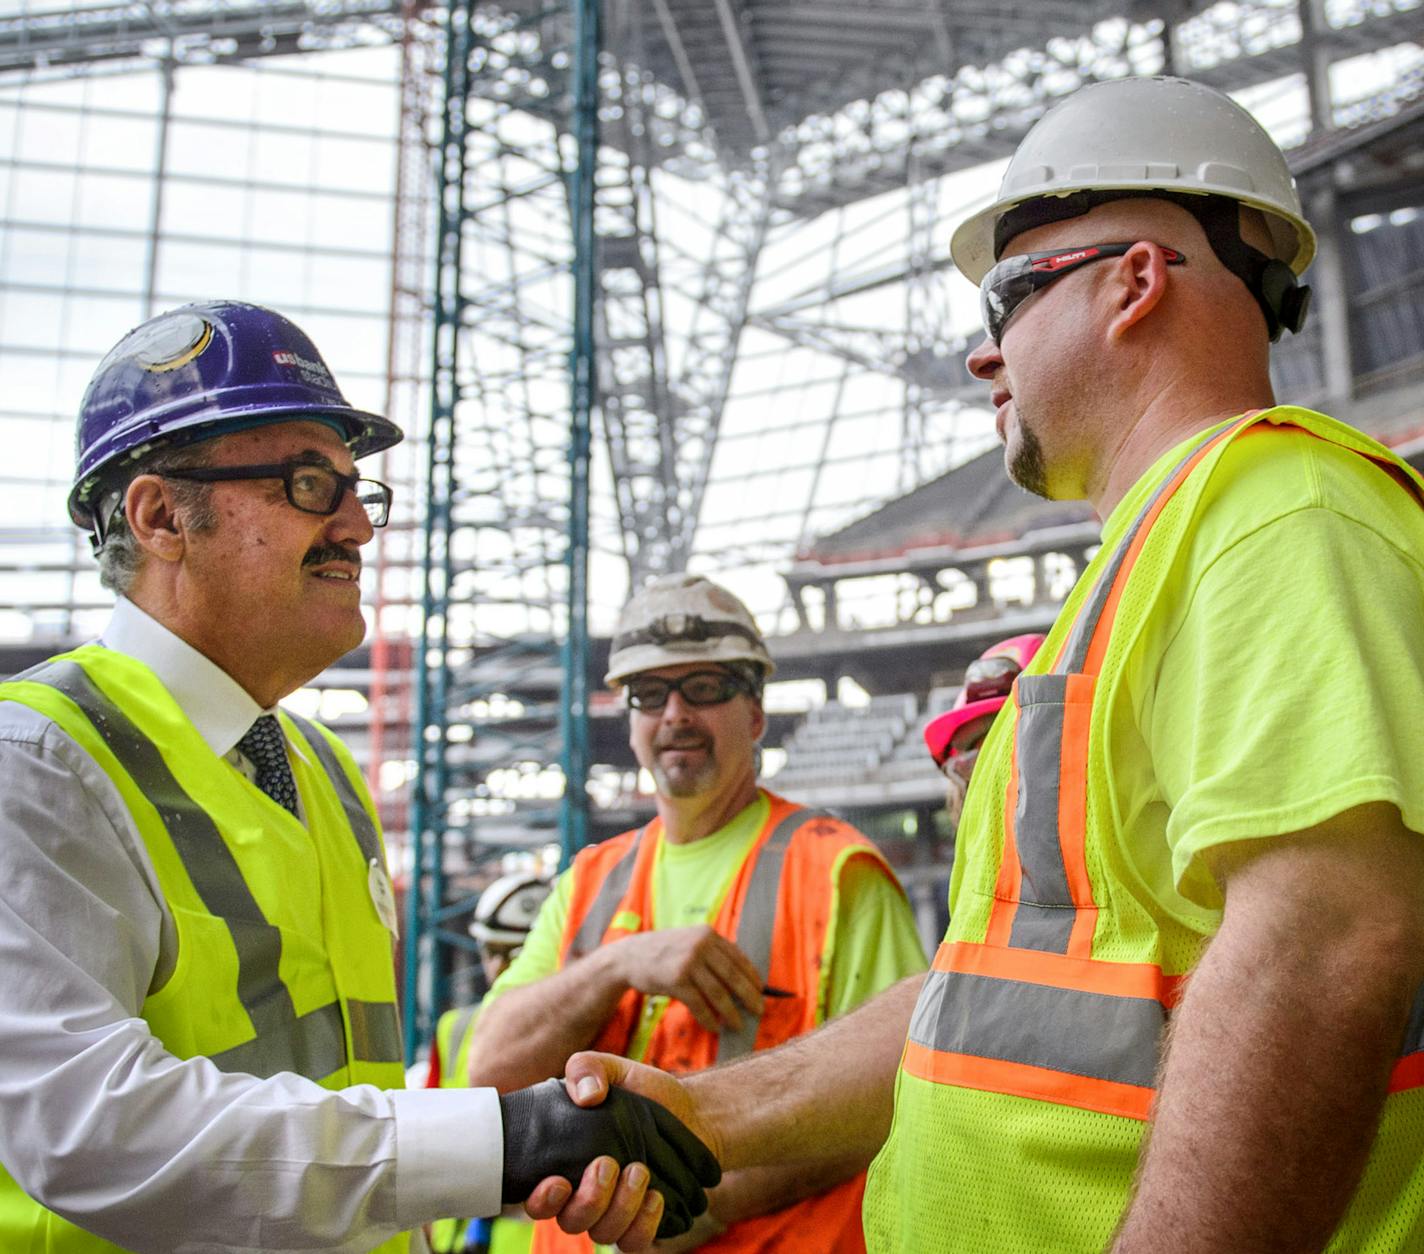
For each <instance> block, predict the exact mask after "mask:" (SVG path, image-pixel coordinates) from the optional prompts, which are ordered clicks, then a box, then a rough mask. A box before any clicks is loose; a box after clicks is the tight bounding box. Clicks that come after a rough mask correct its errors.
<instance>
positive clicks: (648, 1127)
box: [500, 1080, 722, 1250]
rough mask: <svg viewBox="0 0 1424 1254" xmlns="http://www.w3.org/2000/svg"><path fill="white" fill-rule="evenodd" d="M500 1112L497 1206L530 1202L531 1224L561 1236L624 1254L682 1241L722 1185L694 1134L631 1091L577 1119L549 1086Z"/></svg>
mask: <svg viewBox="0 0 1424 1254" xmlns="http://www.w3.org/2000/svg"><path fill="white" fill-rule="evenodd" d="M500 1109H501V1112H502V1114H503V1117H504V1183H503V1199H504V1201H505V1202H506V1203H508V1202H521V1201H525V1200H526V1199H528V1202H527V1203H526V1206H527V1209H528V1210H529V1213H530V1214H531V1215H534V1217H535V1218H550V1217H552V1216H553V1215H555V1214H557V1215H558V1217H559V1222H560V1226H561V1227H563V1228H564V1230H565V1231H568V1232H582V1231H585V1230H587V1231H588V1232H589V1234H590V1235H591V1236H592V1237H593V1238H594V1240H597V1241H604V1242H607V1241H614V1240H616V1241H619V1242H620V1244H622V1245H623V1246H624V1247H625V1248H626V1249H630V1250H631V1249H639V1248H642V1246H643V1245H646V1244H647V1241H648V1240H651V1239H652V1237H653V1236H654V1235H657V1236H659V1237H675V1236H680V1235H681V1234H682V1233H684V1232H686V1231H687V1230H688V1229H689V1228H690V1227H691V1226H692V1221H693V1219H694V1218H695V1217H696V1216H698V1215H700V1214H701V1213H702V1212H703V1211H704V1210H706V1209H707V1195H706V1192H705V1190H706V1189H708V1188H711V1187H712V1186H713V1185H715V1184H716V1183H717V1182H718V1181H719V1180H720V1179H721V1177H722V1172H721V1168H720V1167H719V1166H718V1165H717V1160H716V1158H714V1157H713V1156H712V1154H711V1152H710V1151H709V1150H708V1149H707V1147H706V1146H705V1145H704V1144H703V1143H702V1142H701V1141H700V1140H698V1139H697V1137H696V1136H695V1135H693V1134H692V1133H691V1132H689V1131H688V1129H687V1128H686V1127H685V1126H683V1124H681V1123H680V1122H679V1121H678V1120H677V1118H676V1117H674V1116H673V1115H672V1114H671V1113H670V1112H669V1111H668V1110H666V1109H665V1108H664V1107H662V1106H659V1105H658V1104H657V1103H656V1102H654V1101H650V1100H648V1099H647V1098H645V1097H642V1096H639V1095H638V1094H636V1093H633V1092H624V1091H618V1092H614V1093H612V1094H611V1095H609V1096H608V1098H607V1100H606V1101H604V1102H602V1103H601V1104H599V1105H598V1107H597V1108H596V1109H591V1110H580V1109H579V1108H578V1106H576V1105H575V1104H574V1103H573V1101H572V1100H570V1098H569V1095H568V1093H567V1092H566V1091H565V1089H564V1086H563V1085H562V1084H560V1083H559V1082H558V1081H557V1080H546V1081H545V1082H544V1083H543V1084H537V1085H534V1086H533V1087H531V1088H527V1089H520V1090H518V1091H517V1092H514V1093H510V1094H508V1095H506V1096H503V1097H501V1098H500ZM620 1166H622V1167H624V1168H626V1170H624V1171H623V1172H622V1173H621V1175H620V1172H619V1170H618V1168H619V1167H620ZM575 1179H579V1180H580V1186H579V1189H578V1191H577V1192H576V1193H572V1190H571V1187H570V1185H569V1184H568V1183H567V1182H572V1181H573V1180H575ZM647 1190H652V1192H651V1193H649V1192H647ZM571 1194H572V1195H571ZM657 1195H661V1204H659V1203H658V1201H657V1200H656V1199H657ZM659 1216H660V1219H659Z"/></svg>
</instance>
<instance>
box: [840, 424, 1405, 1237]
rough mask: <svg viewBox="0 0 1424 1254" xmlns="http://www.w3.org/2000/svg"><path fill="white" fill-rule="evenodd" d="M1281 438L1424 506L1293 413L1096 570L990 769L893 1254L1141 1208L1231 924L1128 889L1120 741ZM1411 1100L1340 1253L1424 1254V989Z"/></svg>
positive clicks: (966, 867)
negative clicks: (1165, 631) (1115, 733)
mask: <svg viewBox="0 0 1424 1254" xmlns="http://www.w3.org/2000/svg"><path fill="white" fill-rule="evenodd" d="M1264 422H1269V423H1272V424H1277V425H1282V424H1285V425H1292V426H1296V427H1301V428H1304V430H1305V431H1308V432H1310V433H1311V434H1312V435H1314V436H1316V437H1319V438H1321V439H1325V440H1329V441H1332V442H1334V443H1336V444H1339V445H1342V446H1344V447H1346V448H1349V449H1351V450H1353V451H1354V452H1357V453H1360V454H1361V455H1363V456H1366V457H1370V458H1372V459H1373V460H1375V461H1376V462H1378V463H1380V464H1382V465H1384V466H1385V467H1386V469H1387V470H1389V471H1390V473H1391V474H1392V475H1394V476H1395V477H1396V478H1397V479H1399V480H1401V481H1402V482H1403V483H1404V484H1405V485H1406V486H1408V487H1410V488H1411V489H1412V490H1413V491H1414V493H1415V495H1416V497H1419V498H1420V499H1421V501H1424V480H1421V479H1420V477H1419V476H1418V475H1417V474H1415V473H1414V472H1413V471H1412V470H1410V469H1409V468H1408V467H1406V466H1404V465H1403V463H1401V462H1399V461H1398V459H1397V458H1395V457H1394V456H1393V454H1391V453H1389V452H1388V450H1386V449H1384V448H1383V447H1382V446H1381V445H1378V444H1376V443H1375V442H1374V441H1372V440H1370V439H1368V437H1365V436H1363V435H1361V433H1360V432H1358V431H1355V430H1354V429H1352V428H1349V427H1346V426H1344V425H1343V424H1340V423H1337V422H1335V421H1334V420H1332V419H1329V418H1325V417H1323V416H1322V415H1318V414H1312V413H1309V412H1308V411H1304V410H1298V409H1285V408H1278V409H1273V410H1269V411H1266V412H1264V413H1260V414H1255V415H1250V416H1248V417H1246V418H1243V419H1239V420H1237V421H1236V422H1235V423H1232V424H1230V425H1228V426H1227V427H1225V428H1224V429H1222V430H1220V431H1217V432H1216V433H1214V434H1211V435H1208V436H1206V437H1204V438H1203V440H1202V441H1201V442H1199V443H1198V444H1197V445H1196V446H1195V447H1194V448H1193V450H1192V451H1191V453H1189V454H1188V455H1187V457H1186V458H1185V459H1184V460H1183V461H1182V462H1181V463H1180V464H1179V465H1178V466H1177V467H1176V468H1175V469H1174V470H1172V471H1171V472H1169V474H1168V475H1167V478H1166V480H1165V482H1164V483H1163V484H1162V486H1161V487H1160V488H1159V489H1158V490H1157V491H1156V493H1155V494H1154V495H1153V496H1152V497H1151V499H1150V500H1149V501H1148V502H1147V504H1146V505H1145V506H1144V507H1143V509H1142V511H1141V513H1140V514H1139V516H1138V517H1137V519H1136V520H1135V521H1134V522H1133V524H1132V525H1131V526H1130V527H1129V528H1128V530H1127V534H1126V535H1125V536H1124V537H1123V539H1122V540H1121V542H1120V543H1118V544H1117V545H1115V546H1114V547H1112V548H1108V547H1106V546H1105V547H1104V548H1103V550H1102V551H1100V552H1099V554H1098V555H1097V557H1095V558H1094V560H1093V561H1092V562H1091V563H1090V564H1089V566H1088V568H1087V569H1086V570H1085V571H1084V573H1083V576H1082V578H1081V579H1080V580H1079V582H1078V585H1077V586H1076V587H1075V588H1074V590H1073V593H1072V594H1071V595H1070V597H1069V599H1068V602H1067V604H1066V605H1065V607H1064V610H1063V612H1062V614H1060V616H1059V619H1058V622H1057V623H1056V624H1055V626H1054V628H1053V631H1052V633H1051V634H1050V635H1049V638H1048V640H1047V642H1046V643H1045V644H1044V646H1043V648H1042V650H1041V651H1040V653H1039V655H1038V658H1037V659H1035V662H1034V663H1033V664H1032V665H1031V666H1030V667H1029V668H1028V671H1027V672H1025V674H1024V675H1022V676H1020V678H1019V679H1018V681H1017V682H1016V683H1015V685H1014V689H1013V694H1012V696H1011V698H1010V701H1009V702H1008V703H1007V704H1006V706H1005V710H1004V714H1003V716H1002V717H1000V718H999V719H998V720H997V722H996V723H995V725H994V728H993V730H992V731H991V733H990V736H989V738H988V740H987V741H986V742H985V745H984V748H983V750H982V752H981V755H980V759H979V762H978V764H977V766H976V768H975V776H976V778H975V785H976V787H975V789H973V790H971V803H972V804H971V805H970V806H968V807H966V810H965V815H964V819H965V823H964V829H963V830H962V831H961V834H960V838H959V848H960V854H959V863H958V865H956V869H955V875H954V879H953V884H952V890H951V906H952V909H951V922H950V927H949V931H948V932H947V934H946V936H945V940H944V943H943V944H942V945H941V946H940V948H939V952H938V953H937V954H936V956H935V960H934V963H933V965H932V968H931V971H930V974H929V976H928V977H927V979H926V982H925V986H924V989H923V991H922V993H921V996H920V1000H919V1003H918V1004H917V1006H916V1008H915V1013H914V1015H913V1016H912V1018H911V1022H910V1028H909V1039H908V1040H907V1042H906V1046H905V1051H904V1054H903V1055H902V1058H901V1065H900V1072H899V1075H898V1077H897V1080H896V1090H895V1115H894V1121H893V1123H892V1126H891V1131H890V1135H889V1138H888V1139H887V1141H886V1144H885V1146H884V1147H883V1148H882V1150H881V1152H880V1154H879V1156H878V1157H877V1159H876V1161H875V1163H874V1164H873V1166H872V1168H871V1174H870V1183H869V1187H868V1189H867V1194H866V1203H865V1230H866V1239H867V1245H868V1248H869V1249H870V1250H871V1251H875V1252H877V1254H891V1252H895V1251H909V1250H914V1251H917V1252H924V1254H933V1252H934V1251H953V1252H954V1254H978V1252H982V1254H1016V1252H1018V1251H1022V1252H1024V1254H1037V1252H1039V1251H1045V1250H1052V1251H1054V1252H1055V1254H1075V1252H1077V1251H1083V1252H1085V1254H1086V1252H1088V1251H1099V1250H1101V1249H1103V1248H1104V1247H1105V1245H1106V1244H1107V1242H1108V1240H1109V1238H1110V1236H1111V1233H1112V1231H1113V1228H1114V1226H1115V1225H1116V1223H1117V1220H1118V1219H1119V1217H1120V1215H1121V1212H1122V1210H1123V1208H1124V1206H1125V1205H1126V1202H1127V1199H1128V1196H1129V1189H1130V1186H1131V1181H1132V1175H1133V1171H1134V1169H1135V1167H1136V1164H1137V1159H1138V1153H1139V1149H1140V1145H1141V1139H1142V1133H1143V1129H1144V1127H1145V1124H1146V1119H1147V1117H1148V1115H1149V1113H1150V1106H1151V1101H1152V1096H1153V1093H1154V1089H1153V1084H1154V1080H1155V1074H1156V1065H1157V1061H1158V1052H1159V1044H1160V1038H1161V1034H1162V1031H1163V1029H1164V1027H1165V1025H1166V1022H1167V1016H1168V1014H1169V1012H1170V1010H1171V1008H1172V1006H1173V1005H1174V1004H1175V1002H1176V1000H1177V997H1178V994H1179V991H1180V987H1181V983H1182V980H1183V977H1184V976H1185V975H1186V973H1187V972H1188V971H1189V970H1190V968H1191V967H1192V965H1194V963H1195V960H1196V957H1197V956H1198V955H1199V954H1200V952H1201V949H1202V947H1203V946H1204V945H1205V943H1206V941H1207V940H1208V939H1209V937H1210V936H1211V935H1212V934H1213V933H1214V930H1215V926H1216V924H1217V923H1218V922H1219V917H1215V918H1214V917H1211V916H1209V915H1208V913H1207V912H1205V911H1204V912H1202V916H1201V917H1200V918H1198V919H1191V918H1186V917H1182V916H1180V915H1172V914H1169V913H1168V912H1167V911H1166V910H1164V909H1162V908H1160V907H1159V906H1158V905H1157V903H1156V902H1155V900H1154V899H1153V898H1152V897H1151V896H1150V894H1147V893H1139V892H1135V891H1134V887H1135V886H1134V885H1131V884H1127V883H1120V882H1118V881H1117V880H1115V879H1114V877H1113V875H1112V874H1111V868H1112V867H1113V866H1114V860H1113V859H1112V857H1111V856H1110V854H1111V849H1112V847H1113V845H1114V843H1115V842H1119V841H1124V840H1126V839H1128V837H1127V835H1126V834H1124V833H1123V832H1122V831H1120V830H1119V828H1118V826H1117V819H1116V816H1115V810H1114V804H1113V800H1114V799H1113V796H1112V794H1111V791H1110V789H1109V776H1108V771H1107V758H1106V754H1107V748H1106V746H1107V745H1108V744H1109V743H1110V731H1111V724H1110V719H1111V717H1112V714H1113V711H1114V710H1115V709H1118V708H1120V707H1119V706H1117V704H1116V703H1115V700H1114V698H1115V697H1116V695H1117V692H1118V687H1119V685H1120V684H1121V683H1122V682H1123V678H1124V674H1125V666H1126V661H1127V657H1128V654H1129V651H1130V650H1131V648H1132V646H1133V645H1134V644H1135V643H1136V641H1137V640H1138V638H1139V636H1140V633H1141V631H1142V629H1143V627H1144V624H1146V623H1148V622H1149V621H1150V620H1151V618H1152V615H1153V613H1154V610H1155V611H1156V612H1158V613H1160V612H1161V610H1160V609H1159V608H1158V606H1157V597H1158V594H1159V593H1160V591H1161V589H1162V587H1163V585H1164V583H1165V581H1166V578H1167V572H1168V570H1169V569H1170V567H1171V564H1172V560H1173V557H1174V555H1175V554H1177V553H1178V552H1179V551H1180V549H1181V546H1182V544H1183V541H1184V540H1185V539H1186V537H1187V536H1188V535H1189V534H1190V532H1191V530H1192V524H1193V520H1194V518H1195V516H1196V511H1197V505H1198V503H1199V502H1200V500H1201V497H1202V493H1203V491H1204V489H1205V487H1206V484H1207V482H1208V480H1209V478H1210V476H1211V474H1212V472H1213V470H1214V468H1215V467H1216V465H1217V463H1218V462H1219V460H1220V458H1221V455H1222V452H1223V451H1224V449H1225V448H1226V446H1227V443H1228V442H1229V441H1231V440H1233V439H1238V438H1249V432H1250V429H1251V427H1253V426H1255V425H1256V424H1258V423H1264ZM981 775H982V778H981ZM976 794H977V795H976ZM1390 1088H1391V1092H1390V1096H1389V1098H1388V1100H1387V1102H1386V1106H1385V1112H1384V1116H1383V1120H1382V1124H1381V1128H1380V1132H1379V1134H1378V1136H1377V1139H1376V1142H1375V1147H1374V1151H1373V1154H1372V1157H1371V1159H1370V1163H1369V1166H1368V1167H1367V1170H1366V1174H1365V1177H1364V1179H1363V1181H1362V1183H1361V1185H1360V1188H1359V1189H1358V1190H1357V1192H1356V1195H1355V1199H1354V1201H1353V1202H1352V1204H1351V1207H1350V1209H1349V1211H1348V1213H1347V1214H1346V1216H1345V1218H1344V1220H1343V1221H1342V1223H1341V1225H1340V1227H1339V1229H1338V1230H1337V1232H1336V1234H1335V1237H1334V1239H1333V1241H1332V1243H1331V1244H1330V1246H1329V1247H1328V1248H1329V1250H1330V1251H1332V1252H1334V1254H1345V1252H1346V1251H1349V1252H1350V1254H1365V1252H1369V1254H1374V1252H1379V1254H1384V1251H1391V1252H1392V1251H1397V1250H1402V1249H1416V1248H1424V990H1421V995H1420V996H1419V997H1418V998H1417V999H1416V1003H1415V1012H1414V1014H1413V1016H1412V1018H1411V1027H1410V1032H1409V1035H1408V1038H1407V1039H1406V1041H1405V1043H1404V1046H1403V1048H1402V1049H1401V1052H1400V1057H1399V1060H1398V1063H1397V1065H1396V1067H1395V1073H1394V1076H1393V1078H1392V1083H1391V1086H1390Z"/></svg>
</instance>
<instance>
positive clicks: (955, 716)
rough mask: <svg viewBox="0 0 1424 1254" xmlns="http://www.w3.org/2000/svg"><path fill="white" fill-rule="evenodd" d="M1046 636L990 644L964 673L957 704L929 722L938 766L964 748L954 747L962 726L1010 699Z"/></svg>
mask: <svg viewBox="0 0 1424 1254" xmlns="http://www.w3.org/2000/svg"><path fill="white" fill-rule="evenodd" d="M1043 640H1044V638H1043V637H1042V636H1040V635H1038V634H1036V633H1030V634H1029V635H1024V636H1010V637H1009V638H1008V639H1007V640H1000V641H999V643H998V644H993V645H990V646H989V647H988V648H987V649H985V650H984V652H983V653H981V654H980V655H979V656H978V657H977V658H976V659H975V660H974V661H972V662H970V663H969V667H968V669H967V670H966V671H965V672H964V687H962V688H961V689H960V690H959V696H957V697H956V698H955V699H954V704H953V705H952V706H951V707H950V708H949V709H948V710H946V711H945V712H944V713H943V714H939V715H936V716H935V717H934V718H932V719H930V721H929V722H928V723H926V724H925V746H926V747H927V748H928V749H929V751H930V757H932V758H933V759H934V760H935V765H936V766H943V765H944V763H945V761H946V760H947V759H948V758H952V757H954V755H955V754H956V753H958V752H960V750H958V749H956V748H955V746H954V734H955V732H957V731H959V729H960V728H962V727H965V726H967V725H968V724H970V723H973V722H975V721H976V720H978V719H982V718H986V717H988V716H990V715H994V714H997V713H998V712H999V711H1000V710H1001V709H1002V708H1003V705H1004V702H1005V701H1007V700H1008V699H1009V689H1010V688H1012V687H1013V686H1014V680H1015V679H1017V678H1018V675H1019V672H1020V671H1022V670H1023V669H1024V667H1026V666H1027V665H1028V664H1029V663H1030V662H1031V661H1032V660H1033V655H1034V654H1035V653H1037V652H1038V650H1039V647H1040V646H1041V645H1042V644H1043Z"/></svg>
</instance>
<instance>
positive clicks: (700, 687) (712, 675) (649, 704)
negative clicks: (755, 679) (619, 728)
mask: <svg viewBox="0 0 1424 1254" xmlns="http://www.w3.org/2000/svg"><path fill="white" fill-rule="evenodd" d="M624 691H625V692H626V693H627V696H628V704H629V705H631V706H632V707H633V708H634V709H635V710H661V709H662V708H663V706H665V705H667V703H668V698H669V697H670V696H672V694H673V693H677V695H678V696H679V697H681V698H682V699H683V700H684V701H685V702H687V704H688V705H721V704H722V703H723V702H724V701H730V700H731V699H732V698H733V697H735V696H736V695H737V694H738V693H741V692H745V693H747V694H750V693H751V687H750V685H748V684H747V683H746V682H745V681H743V680H742V679H739V678H738V677H737V676H736V675H733V674H731V673H730V672H728V671H693V672H692V673H691V674H688V675H684V676H682V678H681V679H663V678H661V677H660V676H657V675H634V676H633V677H632V678H631V679H629V680H628V683H627V684H626V686H625V688H624Z"/></svg>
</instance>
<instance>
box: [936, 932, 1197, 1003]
mask: <svg viewBox="0 0 1424 1254" xmlns="http://www.w3.org/2000/svg"><path fill="white" fill-rule="evenodd" d="M930 969H931V970H933V971H958V972H961V973H963V974H965V975H984V976H989V977H991V978H993V979H999V980H1017V981H1018V982H1020V983H1023V984H1042V985H1045V986H1046V987H1049V988H1067V989H1074V990H1076V991H1078V992H1082V993H1102V994H1104V995H1106V996H1109V997H1150V998H1152V1000H1154V1001H1159V1002H1161V1003H1162V1005H1163V1006H1165V1007H1166V1008H1167V1009H1168V1010H1171V1009H1172V1008H1173V1007H1174V1006H1176V1004H1177V1003H1178V1002H1179V1001H1180V1000H1181V997H1182V990H1183V988H1184V987H1185V985H1186V982H1187V977H1186V976H1185V975H1168V974H1167V973H1166V972H1165V971H1163V970H1162V968H1161V967H1159V966H1155V965H1154V964H1153V963H1150V962H1106V961H1104V960H1103V959H1101V958H1075V957H1072V956H1065V955H1064V954H1046V953H1039V952H1038V951H1037V950H1033V949H1006V948H1002V947H1000V946H996V945H976V944H974V943H973V942H972V941H946V942H945V943H944V944H942V945H941V946H940V947H939V949H938V950H936V952H935V956H934V962H933V963H931V964H930Z"/></svg>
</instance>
